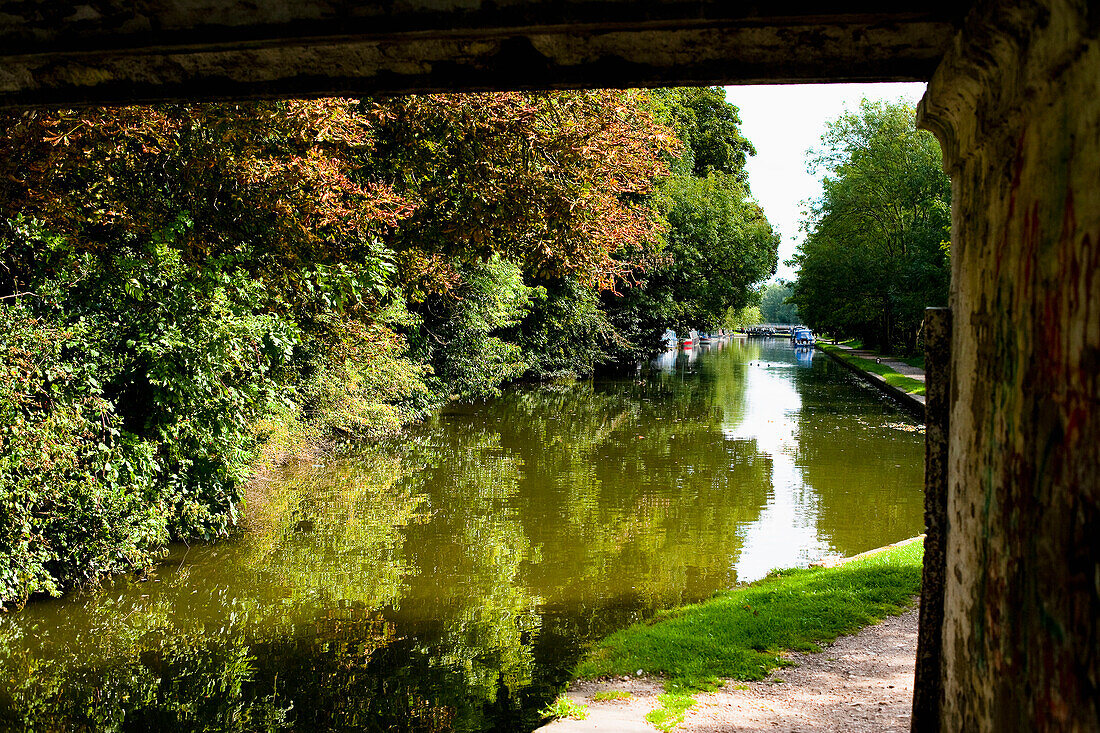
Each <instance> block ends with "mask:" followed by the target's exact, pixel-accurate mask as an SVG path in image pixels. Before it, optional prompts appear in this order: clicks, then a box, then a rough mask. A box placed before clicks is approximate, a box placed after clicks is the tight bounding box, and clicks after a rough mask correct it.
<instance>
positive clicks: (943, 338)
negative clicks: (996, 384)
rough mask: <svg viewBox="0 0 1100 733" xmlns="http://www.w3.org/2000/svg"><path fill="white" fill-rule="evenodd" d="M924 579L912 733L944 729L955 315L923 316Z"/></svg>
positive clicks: (940, 311) (933, 311) (939, 311)
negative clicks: (944, 658) (952, 316)
mask: <svg viewBox="0 0 1100 733" xmlns="http://www.w3.org/2000/svg"><path fill="white" fill-rule="evenodd" d="M924 374H925V393H924V398H925V403H924V407H925V413H924V435H925V437H924V440H925V451H924V533H925V535H924V574H923V576H922V577H921V591H920V633H919V635H918V637H917V664H916V689H915V691H914V693H913V726H912V729H913V731H914V733H935V732H936V731H938V730H940V705H941V702H942V699H943V685H942V682H943V680H942V669H943V634H942V631H943V592H944V582H945V576H946V574H947V560H946V554H945V549H944V545H945V541H946V535H947V463H948V438H949V435H950V429H949V428H950V415H951V311H950V309H948V308H928V309H926V310H925V311H924Z"/></svg>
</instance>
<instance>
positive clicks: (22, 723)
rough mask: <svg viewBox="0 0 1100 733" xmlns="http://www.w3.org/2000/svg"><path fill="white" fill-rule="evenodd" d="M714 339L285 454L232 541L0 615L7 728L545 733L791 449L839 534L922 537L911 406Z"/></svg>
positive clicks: (759, 523) (730, 527)
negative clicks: (357, 438)
mask: <svg viewBox="0 0 1100 733" xmlns="http://www.w3.org/2000/svg"><path fill="white" fill-rule="evenodd" d="M696 356H698V358H697V359H694V360H689V359H688V358H687V356H686V355H683V354H680V355H678V356H676V357H674V358H670V359H669V360H668V361H667V362H666V363H665V364H664V365H663V368H660V367H659V368H655V369H653V370H650V371H643V372H642V373H639V374H638V375H635V376H634V377H633V378H630V379H621V380H616V381H608V382H597V383H579V384H571V385H567V386H544V387H539V388H524V389H518V390H516V391H514V392H512V393H511V394H509V395H507V396H506V397H504V398H502V399H498V400H494V401H491V402H488V403H481V404H473V405H464V406H456V407H454V408H452V409H450V410H448V411H446V412H444V413H443V414H441V415H439V416H437V417H436V418H434V419H432V420H429V421H428V422H426V423H424V424H422V425H418V426H414V427H413V428H412V429H410V430H409V431H408V433H407V434H406V435H404V436H402V437H401V439H400V440H395V441H393V442H392V444H388V445H376V446H373V447H372V448H370V449H369V450H364V451H363V452H362V453H361V454H359V455H356V456H351V457H346V458H344V459H341V460H339V461H334V462H332V463H331V464H330V465H325V466H314V465H311V464H303V465H299V466H295V467H291V468H288V469H287V470H286V471H285V472H284V474H283V475H282V476H279V477H277V479H276V480H273V481H271V482H270V483H269V484H267V485H266V487H265V490H264V491H262V492H259V495H258V497H257V498H256V499H254V500H253V501H252V504H251V505H250V506H249V507H248V508H247V512H246V516H247V524H246V527H245V529H244V530H243V531H242V532H241V534H240V536H238V537H237V538H235V539H234V540H233V541H230V542H225V543H220V544H217V545H211V546H194V547H191V548H190V549H187V548H182V547H181V548H178V549H177V550H176V551H175V552H174V554H173V556H172V557H171V558H169V560H168V561H167V562H166V563H165V564H164V565H162V566H161V567H159V568H157V569H156V570H155V572H153V573H151V574H150V575H149V576H148V577H147V578H145V579H121V580H119V581H116V582H115V583H113V584H111V585H110V586H108V587H106V588H104V589H101V590H99V591H95V592H88V593H86V594H83V595H80V596H74V597H71V598H67V599H63V600H61V601H56V602H55V601H44V602H37V603H32V604H31V605H30V607H28V608H27V609H25V610H24V611H22V612H20V613H17V614H6V615H3V616H0V727H5V728H11V729H18V730H24V729H34V730H61V729H64V730H108V731H110V730H154V729H165V730H168V729H171V730H228V731H238V730H239V731H253V730H281V729H287V730H343V729H351V728H354V729H362V730H368V731H369V730H410V731H421V730H422V731H449V730H455V731H473V730H524V729H530V728H532V727H534V726H535V725H536V724H537V723H538V710H539V709H541V708H542V707H543V706H544V705H545V703H546V702H547V701H548V700H549V699H551V698H552V697H553V696H554V695H555V694H556V693H557V691H558V689H559V688H560V685H561V684H562V683H563V682H564V681H565V680H566V679H567V678H568V676H569V671H570V669H571V668H572V666H573V664H574V663H575V661H576V660H577V658H578V657H579V655H580V654H581V653H582V652H583V648H584V645H585V644H586V643H587V642H589V641H590V640H592V639H595V638H597V637H600V636H602V635H604V634H606V633H607V632H609V631H610V630H612V629H614V628H618V627H620V626H622V625H624V624H626V623H629V622H631V621H633V620H636V619H639V618H642V617H645V616H648V615H650V614H652V613H653V612H655V611H656V610H658V609H661V608H666V607H669V606H671V605H675V604H679V603H684V602H690V601H694V600H699V599H702V598H706V597H708V596H709V595H711V594H712V593H713V592H714V591H716V590H718V589H721V588H726V587H729V586H730V585H732V584H734V583H736V582H737V580H738V578H737V575H736V571H735V568H738V567H739V563H741V561H742V554H743V547H742V545H743V541H744V538H746V537H752V536H759V535H760V534H761V533H762V532H763V533H765V534H766V533H767V532H768V531H769V530H768V529H767V528H768V527H769V526H770V525H769V524H768V518H769V517H774V516H776V514H775V512H774V511H773V510H774V509H775V507H776V506H777V503H780V504H781V503H782V502H783V501H788V499H787V498H784V497H787V496H788V494H789V493H790V492H788V491H787V488H789V487H787V486H786V485H785V484H784V485H778V484H777V481H780V482H782V481H786V480H787V479H785V478H783V477H784V476H785V475H786V474H785V473H784V472H783V471H778V470H777V468H778V467H779V465H780V463H782V465H785V466H788V468H789V469H790V470H791V471H792V472H794V473H792V475H797V476H798V477H799V486H800V491H801V492H803V494H805V496H803V497H802V498H803V499H805V500H806V501H810V502H811V503H812V505H813V506H814V507H815V511H814V512H813V513H812V516H811V517H810V519H809V520H807V521H809V524H807V526H806V527H804V528H803V530H804V531H806V532H809V533H810V534H811V535H812V538H813V541H814V542H817V543H820V544H821V546H823V547H828V548H829V549H831V550H835V551H840V552H843V553H850V552H858V551H860V550H863V549H868V547H870V546H874V544H876V543H877V544H882V542H881V541H880V539H882V538H884V537H885V539H886V541H892V540H896V539H900V538H901V537H903V536H906V535H907V534H914V533H916V532H917V531H919V529H920V526H921V514H920V471H921V467H922V464H921V460H922V453H921V449H920V444H921V441H922V438H921V436H920V435H919V433H916V432H908V431H906V430H898V429H896V428H895V427H891V426H897V425H902V426H903V427H904V426H909V428H910V429H911V428H912V421H911V420H908V419H907V418H906V417H905V416H904V415H903V414H901V413H900V412H899V411H898V410H896V409H895V408H893V407H892V406H890V405H889V404H887V403H884V402H882V401H881V400H880V399H879V398H878V397H877V396H876V395H874V394H873V393H870V392H867V391H864V390H863V389H862V388H861V387H859V386H858V385H856V384H854V383H852V382H851V381H850V380H849V379H848V377H847V376H846V375H845V374H843V373H841V372H839V371H834V370H832V369H831V368H830V365H829V364H828V363H827V360H821V359H819V360H815V361H814V362H812V366H811V367H810V368H796V366H795V356H794V354H793V352H791V350H790V349H789V348H786V347H785V345H777V344H774V343H770V342H763V343H761V342H756V343H751V344H743V343H734V344H730V345H729V347H728V348H726V349H725V350H724V351H721V352H717V353H703V354H699V355H696ZM773 363H774V364H775V365H776V368H774V369H772V370H771V371H770V372H759V373H758V372H757V371H755V370H760V369H767V368H768V367H767V365H768V364H773ZM762 365H763V366H762ZM781 365H785V366H783V367H782V368H780V366H781ZM754 374H756V375H757V376H759V375H760V374H765V375H767V376H768V377H769V379H770V378H774V379H778V380H780V383H781V384H782V385H783V387H782V389H784V390H787V392H789V393H790V395H795V398H796V399H794V400H793V401H789V402H790V404H786V403H783V404H780V403H773V404H772V405H771V408H770V409H772V410H773V412H774V411H776V410H778V412H776V413H775V415H772V417H771V418H768V417H767V416H764V417H761V415H762V414H763V413H761V412H760V409H759V407H760V402H759V401H760V399H762V397H763V396H766V395H764V393H763V392H758V393H755V394H754V393H753V392H752V390H753V389H754V385H757V386H758V385H759V383H760V382H759V380H758V379H756V378H755V377H754V376H753V375H754ZM784 394H786V392H784ZM790 395H788V396H790ZM754 400H756V402H755V403H754ZM754 404H756V405H757V406H756V407H754ZM764 412H767V410H765V411H764ZM778 417H781V418H782V420H780V422H781V423H782V424H776V420H777V418H778ZM769 419H770V420H771V422H769ZM784 430H785V431H786V433H782V431H784ZM777 431H780V432H777ZM784 435H785V436H786V438H783V436H784ZM777 436H779V437H778V438H777ZM780 438H783V439H784V440H788V439H789V441H790V443H791V444H790V445H786V444H785V443H783V440H780ZM768 512H772V513H771V514H769V513H768ZM876 517H878V518H880V519H876ZM860 525H866V527H865V529H863V530H861V529H859V528H860ZM754 528H755V529H754ZM754 532H755V534H754ZM887 535H888V536H887ZM868 543H872V544H868ZM864 545H866V546H864Z"/></svg>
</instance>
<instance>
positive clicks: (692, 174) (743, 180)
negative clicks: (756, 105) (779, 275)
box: [604, 87, 779, 356]
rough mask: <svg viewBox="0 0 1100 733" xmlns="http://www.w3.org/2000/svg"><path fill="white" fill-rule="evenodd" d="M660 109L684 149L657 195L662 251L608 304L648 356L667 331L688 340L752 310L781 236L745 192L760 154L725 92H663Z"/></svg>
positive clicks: (657, 101)
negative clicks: (663, 225)
mask: <svg viewBox="0 0 1100 733" xmlns="http://www.w3.org/2000/svg"><path fill="white" fill-rule="evenodd" d="M653 106H654V108H655V109H656V112H657V115H658V117H659V118H660V119H662V120H663V121H665V123H666V124H668V125H669V126H670V127H671V128H672V129H673V130H674V131H675V132H676V135H677V137H679V138H680V139H681V140H683V141H684V147H683V150H682V152H681V153H680V155H679V156H678V157H676V158H674V159H673V160H672V161H671V162H670V168H671V171H672V175H670V176H669V177H668V178H666V179H665V180H664V181H663V182H662V184H661V186H660V189H659V193H658V199H659V205H660V206H661V208H662V210H663V211H664V212H665V216H666V218H667V221H668V230H667V233H666V237H665V239H666V241H665V246H664V248H663V249H662V250H661V253H660V257H659V258H657V259H656V260H655V262H654V265H653V266H652V267H649V268H647V269H645V270H644V271H639V272H638V276H637V282H636V286H635V287H632V288H630V289H628V290H624V291H623V293H622V295H621V297H620V296H618V294H616V296H615V297H611V296H610V295H607V294H605V295H604V302H605V304H606V307H607V310H608V313H609V316H610V320H611V322H612V323H613V324H614V325H615V327H616V329H617V333H618V334H620V335H621V336H622V337H623V338H622V341H623V342H624V343H626V344H628V345H629V347H628V348H626V349H620V353H628V354H630V355H631V356H642V355H648V354H649V353H651V351H650V350H651V349H653V348H654V347H656V346H657V345H658V344H659V341H658V339H659V337H660V334H661V333H663V332H664V330H665V329H666V328H672V329H673V330H674V331H677V332H680V333H684V332H687V331H689V330H691V329H700V330H710V329H712V328H716V327H719V326H721V325H722V324H723V323H724V321H725V320H726V314H727V312H728V311H730V309H733V310H734V311H736V310H739V309H742V308H744V307H746V306H749V305H752V304H755V301H756V293H755V291H754V287H755V285H756V284H757V283H759V282H760V281H762V280H765V279H766V278H768V277H769V276H770V275H772V274H773V273H774V272H775V267H776V264H777V252H778V246H779V237H778V235H777V234H776V233H775V232H774V231H773V230H772V227H771V224H770V223H769V222H768V220H767V217H766V216H765V215H764V212H763V210H762V209H761V208H760V206H759V205H758V204H757V203H756V201H754V200H753V198H752V196H751V193H750V192H749V188H748V175H747V173H746V171H745V161H746V160H747V159H748V156H750V155H755V152H756V151H755V150H754V149H753V147H752V143H750V142H749V141H748V140H747V139H746V138H745V137H744V136H743V135H742V134H741V131H740V124H741V120H740V118H739V117H738V112H737V108H736V107H735V106H733V105H732V104H729V103H728V102H726V100H725V93H724V92H723V90H722V89H721V88H719V87H709V88H702V89H659V90H655V91H654V92H653Z"/></svg>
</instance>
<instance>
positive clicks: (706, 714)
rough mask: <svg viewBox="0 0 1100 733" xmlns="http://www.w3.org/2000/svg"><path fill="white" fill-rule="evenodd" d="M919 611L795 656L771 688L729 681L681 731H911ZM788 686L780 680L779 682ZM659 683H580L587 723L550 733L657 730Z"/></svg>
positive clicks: (558, 724)
mask: <svg viewBox="0 0 1100 733" xmlns="http://www.w3.org/2000/svg"><path fill="white" fill-rule="evenodd" d="M917 615H918V614H917V609H915V608H914V609H912V610H910V611H907V612H905V613H903V614H902V615H900V616H894V617H891V618H888V619H887V620H886V621H883V622H882V623H880V624H877V625H875V626H869V627H867V628H865V629H863V630H862V631H860V632H859V633H858V634H855V635H853V636H845V637H841V638H840V639H837V641H836V642H835V643H834V644H833V645H831V646H829V647H826V648H825V649H824V650H822V651H821V652H819V653H817V654H791V655H790V656H789V659H790V661H791V662H793V663H795V664H797V665H798V666H797V667H785V668H780V669H777V670H776V671H775V672H774V673H773V674H772V675H771V676H770V677H769V678H768V680H766V681H763V682H749V683H738V682H728V683H726V685H725V686H724V687H722V688H721V689H719V690H718V691H717V692H716V693H715V694H713V695H708V694H702V695H698V696H696V700H697V701H698V702H697V704H696V705H695V707H693V708H692V709H691V710H690V711H689V712H688V715H687V718H686V719H685V720H684V723H683V725H682V726H680V727H678V728H676V731H685V733H717V732H718V731H787V732H789V733H794V732H795V731H800V732H801V731H806V732H809V731H815V732H816V731H836V732H837V733H840V732H841V731H843V732H845V733H880V732H891V731H897V732H898V733H901V732H902V731H908V730H909V719H910V715H911V711H910V708H911V706H912V704H913V663H914V659H915V658H916V649H917ZM780 680H782V681H780ZM611 690H622V691H626V692H629V693H631V697H630V699H628V700H621V701H614V702H595V701H593V699H592V696H593V695H595V694H596V693H597V692H607V691H611ZM662 692H663V688H662V686H661V683H660V681H659V680H653V679H648V678H638V679H620V680H612V681H609V682H580V683H577V684H575V685H574V686H573V689H572V690H570V692H569V696H570V697H571V698H573V699H574V700H575V701H577V702H579V703H584V704H587V705H588V708H589V716H588V719H587V720H583V721H577V720H557V721H554V722H553V723H551V724H549V725H547V726H544V727H543V728H540V729H539V730H540V731H546V733H580V732H582V731H623V732H624V733H625V732H626V731H647V730H648V731H653V730H655V729H654V728H652V727H651V726H649V725H648V724H647V723H646V722H645V714H646V713H648V712H649V711H650V710H652V709H654V708H655V707H657V705H658V702H657V695H659V694H661V693H662Z"/></svg>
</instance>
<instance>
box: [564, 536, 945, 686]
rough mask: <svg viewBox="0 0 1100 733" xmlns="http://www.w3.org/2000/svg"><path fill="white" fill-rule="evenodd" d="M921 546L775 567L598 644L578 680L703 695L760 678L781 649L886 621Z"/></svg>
mask: <svg viewBox="0 0 1100 733" xmlns="http://www.w3.org/2000/svg"><path fill="white" fill-rule="evenodd" d="M922 557H923V544H922V543H920V542H913V543H909V544H907V545H903V546H901V547H896V548H892V549H890V550H887V551H885V552H882V553H879V554H876V555H871V556H869V557H867V558H863V559H859V560H855V561H852V562H849V563H847V564H844V565H841V566H839V567H836V568H829V569H826V568H809V569H796V570H781V571H775V572H773V573H772V574H771V575H769V576H768V577H767V578H765V579H764V580H761V581H759V582H757V583H753V584H751V585H748V586H745V587H742V588H738V589H736V590H732V591H727V592H725V593H722V594H719V595H717V596H716V597H715V598H714V599H712V600H710V601H706V602H704V603H700V604H697V605H693V606H685V607H683V608H679V609H675V610H672V611H667V612H665V613H663V614H660V615H658V617H657V619H656V620H655V621H652V622H648V623H643V624H636V625H634V626H631V627H629V628H626V629H623V630H622V631H618V632H616V633H614V634H612V635H611V636H609V637H607V638H606V639H605V640H603V641H602V642H600V643H599V644H598V645H597V647H596V648H595V649H594V650H593V651H592V652H591V653H590V654H589V656H588V657H587V658H586V659H585V660H584V661H582V662H581V664H580V665H579V666H578V668H577V674H578V676H581V677H605V676H619V675H630V674H633V673H634V672H636V671H637V670H639V669H641V670H643V671H644V672H646V673H648V674H656V675H661V676H663V677H666V678H667V679H668V681H669V684H670V686H671V687H672V690H670V691H676V690H685V689H686V690H692V689H707V688H708V687H710V686H711V685H713V684H714V683H716V682H717V681H718V679H719V678H725V679H741V680H760V679H764V677H765V676H767V675H768V673H769V672H770V671H771V670H773V669H775V668H776V667H779V666H782V664H783V662H782V658H781V656H780V654H781V653H782V652H783V651H787V650H791V651H817V650H818V648H819V646H820V645H821V644H825V643H828V642H831V641H832V640H833V639H835V638H836V637H837V636H840V635H841V634H850V633H852V632H854V631H856V630H858V629H859V628H861V627H863V626H866V625H868V624H870V623H874V622H875V621H879V620H881V619H882V618H884V617H885V616H887V615H890V614H896V613H900V612H901V611H902V610H904V609H905V608H906V607H907V606H909V605H910V603H911V602H912V598H913V596H914V595H916V594H918V593H919V592H920V582H921V560H922Z"/></svg>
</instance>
